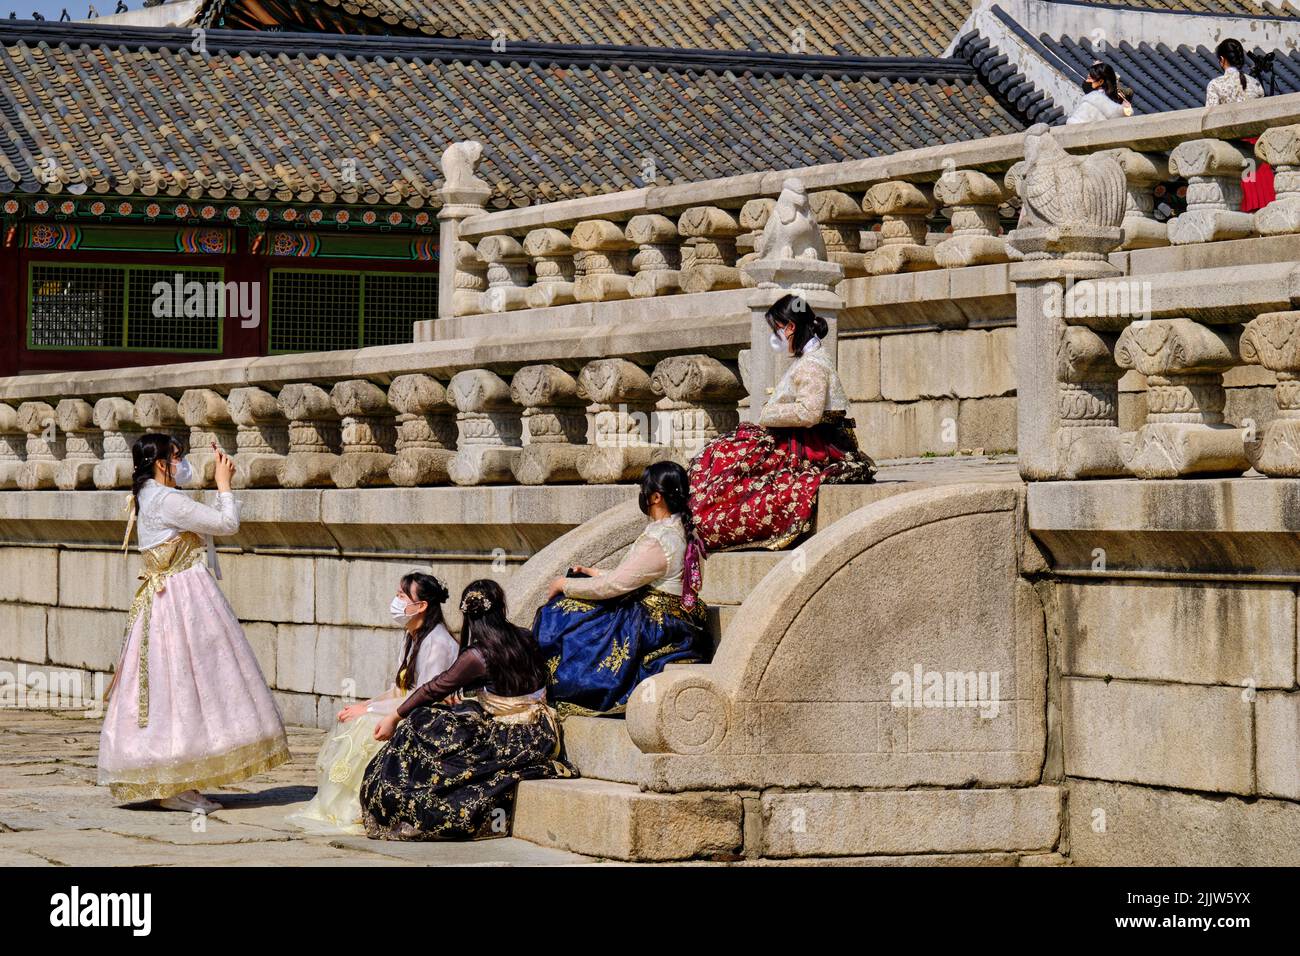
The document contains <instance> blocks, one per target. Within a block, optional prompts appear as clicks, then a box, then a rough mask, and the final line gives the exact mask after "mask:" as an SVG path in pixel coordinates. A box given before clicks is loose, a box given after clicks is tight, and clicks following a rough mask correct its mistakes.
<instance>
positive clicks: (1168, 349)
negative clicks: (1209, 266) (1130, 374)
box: [1115, 319, 1249, 478]
mask: <svg viewBox="0 0 1300 956" xmlns="http://www.w3.org/2000/svg"><path fill="white" fill-rule="evenodd" d="M1238 338H1239V333H1238V331H1237V330H1236V329H1235V328H1230V327H1225V328H1222V329H1216V328H1211V327H1209V326H1205V325H1201V324H1199V323H1197V322H1193V321H1192V320H1191V319H1154V320H1152V321H1149V322H1137V323H1134V324H1133V325H1130V326H1129V327H1128V328H1126V329H1125V330H1124V331H1123V333H1121V335H1120V337H1119V342H1118V343H1117V344H1116V347H1115V360H1116V362H1117V363H1118V364H1119V366H1120V368H1125V369H1134V370H1136V371H1138V372H1140V373H1141V374H1143V375H1145V376H1146V379H1147V420H1146V424H1144V425H1143V426H1142V427H1141V428H1139V429H1138V430H1137V431H1136V432H1130V433H1127V434H1125V435H1124V436H1123V437H1122V438H1121V439H1120V457H1121V458H1122V459H1123V461H1124V465H1125V467H1127V468H1128V470H1129V471H1130V472H1131V473H1132V474H1134V475H1136V476H1137V477H1139V478H1177V477H1179V476H1181V475H1193V474H1217V475H1239V474H1241V473H1242V472H1243V471H1245V470H1246V469H1247V468H1248V467H1249V462H1248V461H1247V460H1246V453H1245V447H1244V440H1245V431H1244V430H1243V429H1240V428H1234V427H1232V426H1231V425H1225V424H1224V422H1223V405H1224V400H1225V394H1224V389H1223V373H1224V372H1226V371H1227V370H1228V369H1230V368H1232V367H1233V366H1234V365H1240V364H1241V354H1240V352H1239V349H1238Z"/></svg>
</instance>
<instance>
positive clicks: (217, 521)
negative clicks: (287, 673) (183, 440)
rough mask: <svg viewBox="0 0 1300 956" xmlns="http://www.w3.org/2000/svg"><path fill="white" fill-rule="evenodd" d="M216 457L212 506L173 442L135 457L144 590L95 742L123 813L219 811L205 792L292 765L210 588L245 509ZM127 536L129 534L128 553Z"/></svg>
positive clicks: (138, 447) (268, 703)
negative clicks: (221, 545)
mask: <svg viewBox="0 0 1300 956" xmlns="http://www.w3.org/2000/svg"><path fill="white" fill-rule="evenodd" d="M213 452H214V456H215V459H216V460H215V477H216V485H217V502H216V507H209V506H208V505H205V504H203V503H202V502H199V501H196V500H194V499H193V498H191V497H190V496H189V495H188V494H186V493H185V492H183V491H180V490H179V489H178V488H177V487H176V485H177V483H178V482H179V483H181V484H186V483H188V481H189V480H190V476H191V474H192V471H191V469H190V467H189V462H187V461H185V460H184V459H183V458H182V457H181V448H180V445H179V443H178V442H177V441H176V440H175V439H173V438H171V437H170V436H168V435H162V434H153V433H151V434H147V435H143V436H141V437H140V438H139V439H138V440H137V441H136V443H135V444H134V445H133V446H132V448H131V455H132V458H133V459H134V466H135V470H134V478H133V482H132V496H133V498H132V502H131V504H132V521H133V522H134V523H136V524H137V525H138V534H139V539H138V540H139V545H140V553H141V555H142V556H143V558H144V568H143V571H142V573H141V575H140V579H141V581H142V582H143V583H142V584H141V585H140V587H139V589H138V590H137V591H136V594H135V599H134V600H133V601H132V602H131V608H130V611H129V612H128V615H127V625H126V639H125V642H124V645H123V648H122V655H121V657H120V659H119V660H118V663H117V669H116V672H115V674H114V675H113V682H112V684H111V685H110V686H109V690H108V706H107V708H106V710H105V714H104V726H103V731H102V733H101V735H100V742H99V783H100V785H101V786H108V787H109V789H110V790H111V792H112V794H113V797H114V798H115V799H116V800H117V801H118V802H119V803H133V802H137V801H143V800H158V801H160V802H161V805H162V806H163V807H165V808H166V809H170V810H187V811H195V810H197V811H200V812H209V811H212V810H218V809H220V805H219V804H217V803H215V802H213V801H211V800H208V799H207V798H205V797H203V796H202V795H201V794H200V793H199V790H200V789H202V788H205V787H213V786H217V785H220V784H224V783H232V782H234V781H237V780H243V779H246V778H248V777H251V776H253V775H254V774H258V773H262V772H263V771H266V770H270V769H271V768H272V767H275V766H278V765H279V764H282V763H284V762H285V761H286V760H288V759H289V745H288V741H287V739H286V737H285V732H284V724H283V723H282V721H281V719H280V712H279V710H278V709H277V708H276V706H275V701H274V700H273V699H272V697H271V691H270V689H269V688H268V687H267V686H266V681H265V679H264V678H263V677H262V671H261V668H260V667H258V664H257V658H256V657H255V656H254V654H253V649H252V647H250V646H249V643H248V639H247V638H246V637H245V636H244V630H243V628H242V627H241V626H240V624H239V619H238V618H237V617H236V616H235V612H234V610H232V609H231V607H230V604H229V602H227V601H226V598H225V595H223V594H222V593H221V589H220V588H218V587H217V583H216V580H215V579H214V573H215V574H217V575H219V573H220V572H219V571H218V570H217V568H216V550H215V548H214V547H213V546H212V539H211V536H212V535H227V534H233V533H234V532H236V531H237V530H239V504H238V502H236V501H235V497H234V495H233V494H231V491H230V480H231V477H232V476H233V475H234V470H235V466H234V463H233V461H231V459H230V458H229V457H227V456H226V455H224V454H222V453H221V452H220V451H218V450H217V449H216V446H215V445H214V446H213ZM130 536H131V526H130V524H128V526H127V532H126V541H124V542H123V547H124V548H125V546H126V544H127V543H128V542H129V541H130ZM205 559H206V560H205ZM210 566H211V570H210V569H209V568H210Z"/></svg>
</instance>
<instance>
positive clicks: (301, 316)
mask: <svg viewBox="0 0 1300 956" xmlns="http://www.w3.org/2000/svg"><path fill="white" fill-rule="evenodd" d="M437 317H438V274H437V273H436V272H424V273H407V272H311V271H304V270H299V269H273V270H271V317H270V325H271V343H270V348H271V351H272V352H314V351H329V350H331V349H355V348H360V347H362V346H367V345H398V344H401V343H404V342H410V341H411V323H413V322H419V321H422V320H425V319H436V318H437Z"/></svg>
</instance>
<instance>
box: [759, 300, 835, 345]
mask: <svg viewBox="0 0 1300 956" xmlns="http://www.w3.org/2000/svg"><path fill="white" fill-rule="evenodd" d="M790 323H793V324H794V354H795V356H796V357H798V356H802V355H803V347H804V346H805V345H807V344H808V340H809V339H811V338H812V337H813V336H814V335H815V336H817V338H819V339H824V338H825V337H826V333H827V331H828V330H829V328H830V327H829V326H828V325H827V324H826V320H825V319H823V318H822V317H821V316H819V315H818V314H817V313H816V312H814V311H813V310H812V306H810V305H809V304H808V302H807V300H805V299H804V298H803V296H800V295H795V294H794V293H793V292H792V293H790V294H789V295H785V296H782V297H781V298H779V299H777V300H776V302H774V303H773V304H772V307H771V308H770V309H768V310H767V326H768V328H770V329H771V330H772V331H773V332H775V331H776V327H777V325H778V324H781V325H788V324H790Z"/></svg>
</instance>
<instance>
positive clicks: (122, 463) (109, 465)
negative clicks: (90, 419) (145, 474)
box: [93, 396, 143, 490]
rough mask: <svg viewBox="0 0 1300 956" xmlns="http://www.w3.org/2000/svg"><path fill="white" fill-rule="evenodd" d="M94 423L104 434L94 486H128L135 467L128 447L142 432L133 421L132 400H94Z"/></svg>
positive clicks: (94, 473)
mask: <svg viewBox="0 0 1300 956" xmlns="http://www.w3.org/2000/svg"><path fill="white" fill-rule="evenodd" d="M94 421H95V424H96V425H98V426H99V430H100V432H101V433H102V434H103V436H104V443H103V458H102V459H101V460H100V462H99V464H97V465H96V466H95V468H94V472H93V478H94V482H95V487H96V488H100V489H104V490H108V489H112V488H130V487H131V474H132V472H133V471H134V470H135V466H134V464H133V463H132V461H131V446H132V445H133V444H135V440H136V439H137V438H139V437H140V435H141V434H143V431H142V429H141V428H140V426H139V425H137V424H136V421H135V403H134V402H131V401H128V400H127V399H125V398H120V397H117V396H114V397H111V398H101V399H100V400H99V401H97V402H96V403H95V416H94Z"/></svg>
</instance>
